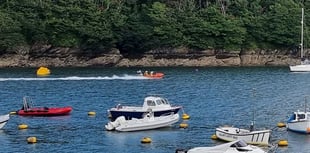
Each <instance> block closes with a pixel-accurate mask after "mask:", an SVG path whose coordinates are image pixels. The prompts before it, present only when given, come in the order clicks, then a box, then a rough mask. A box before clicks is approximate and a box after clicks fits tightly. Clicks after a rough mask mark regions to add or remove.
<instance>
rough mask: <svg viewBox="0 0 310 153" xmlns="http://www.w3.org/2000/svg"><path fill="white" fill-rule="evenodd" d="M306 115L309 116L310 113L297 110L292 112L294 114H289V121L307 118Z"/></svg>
mask: <svg viewBox="0 0 310 153" xmlns="http://www.w3.org/2000/svg"><path fill="white" fill-rule="evenodd" d="M308 115H309V116H310V113H308V112H300V111H297V112H294V114H293V115H292V116H291V118H290V121H303V120H307V118H308Z"/></svg>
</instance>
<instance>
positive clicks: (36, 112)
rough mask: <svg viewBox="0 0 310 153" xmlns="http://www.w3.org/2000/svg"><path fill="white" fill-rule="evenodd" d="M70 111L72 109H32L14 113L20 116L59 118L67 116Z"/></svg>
mask: <svg viewBox="0 0 310 153" xmlns="http://www.w3.org/2000/svg"><path fill="white" fill-rule="evenodd" d="M71 111H72V107H70V106H68V107H54V108H47V107H34V108H30V109H28V110H23V109H21V110H18V111H17V112H16V113H17V114H18V115H21V116H61V115H68V114H70V112H71Z"/></svg>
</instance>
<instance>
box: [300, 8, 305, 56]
mask: <svg viewBox="0 0 310 153" xmlns="http://www.w3.org/2000/svg"><path fill="white" fill-rule="evenodd" d="M303 44H304V8H301V35H300V55H301V59H303V57H304V45H303Z"/></svg>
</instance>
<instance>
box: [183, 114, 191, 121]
mask: <svg viewBox="0 0 310 153" xmlns="http://www.w3.org/2000/svg"><path fill="white" fill-rule="evenodd" d="M189 118H190V116H189V115H187V114H185V113H184V114H183V115H182V119H184V120H188V119H189Z"/></svg>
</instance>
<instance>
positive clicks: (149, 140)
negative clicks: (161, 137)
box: [141, 137, 152, 143]
mask: <svg viewBox="0 0 310 153" xmlns="http://www.w3.org/2000/svg"><path fill="white" fill-rule="evenodd" d="M151 142H152V139H151V138H149V137H144V138H142V140H141V143H151Z"/></svg>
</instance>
